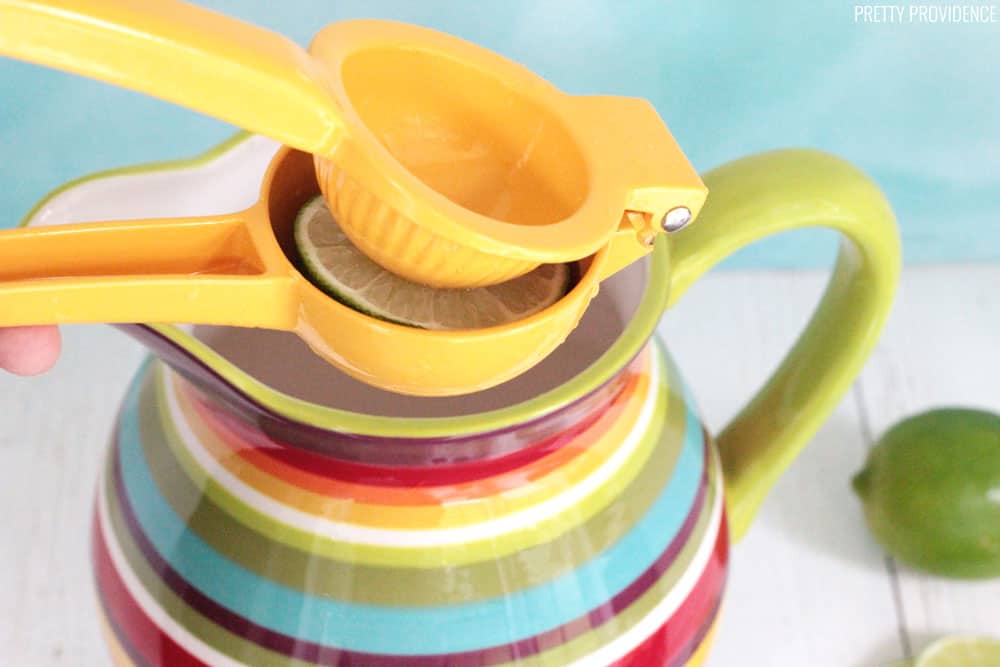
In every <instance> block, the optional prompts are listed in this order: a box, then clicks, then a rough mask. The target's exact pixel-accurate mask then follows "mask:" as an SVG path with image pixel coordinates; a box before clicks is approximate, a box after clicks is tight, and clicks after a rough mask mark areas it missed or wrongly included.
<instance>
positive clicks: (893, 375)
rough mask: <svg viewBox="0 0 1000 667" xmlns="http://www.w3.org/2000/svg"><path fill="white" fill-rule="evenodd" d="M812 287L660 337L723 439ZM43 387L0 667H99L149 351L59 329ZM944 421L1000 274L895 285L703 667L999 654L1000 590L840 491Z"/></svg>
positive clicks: (923, 273)
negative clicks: (916, 560) (95, 563)
mask: <svg viewBox="0 0 1000 667" xmlns="http://www.w3.org/2000/svg"><path fill="white" fill-rule="evenodd" d="M824 281H825V275H824V274H821V273H818V272H815V273H813V272H810V273H777V272H775V273H766V272H746V273H744V272H727V273H718V274H713V275H711V276H709V277H708V278H706V279H705V280H703V281H702V282H701V283H700V284H698V285H696V286H695V287H694V288H693V289H692V290H691V291H690V292H689V293H688V295H687V296H686V297H685V299H684V301H683V302H682V303H681V304H679V305H678V306H677V308H676V309H675V310H674V311H673V312H671V313H670V314H668V316H667V317H666V318H665V320H664V322H663V324H662V325H661V332H662V333H663V335H664V336H665V338H666V340H667V341H668V343H669V345H670V347H671V349H672V350H673V352H674V355H675V357H676V358H677V359H678V360H679V362H680V365H681V366H682V368H683V369H684V371H685V375H686V377H687V379H688V381H689V382H690V383H691V384H692V385H693V386H694V389H695V391H696V395H697V396H698V399H699V401H700V404H701V407H702V409H703V411H704V413H705V415H706V417H707V419H708V422H709V424H710V425H711V426H712V427H713V428H718V427H719V426H720V425H721V424H723V423H724V422H725V420H726V419H727V418H728V417H729V416H730V415H732V414H733V413H734V412H735V411H736V410H737V408H738V407H739V406H740V404H741V403H742V401H744V400H745V399H746V397H747V396H749V394H750V392H751V390H752V389H753V388H754V387H756V385H757V384H758V383H759V382H760V381H761V380H762V379H763V378H764V377H765V375H766V373H767V371H768V370H769V369H770V368H772V367H773V366H774V364H775V363H776V362H777V360H778V359H779V357H780V354H781V352H782V351H783V350H784V349H786V347H787V346H788V345H789V343H790V341H791V339H792V337H793V336H794V334H795V333H796V332H797V331H798V330H799V328H800V327H801V326H802V324H803V323H804V321H805V317H806V315H807V313H808V312H809V311H810V310H811V308H812V305H813V304H814V303H815V300H816V298H817V296H818V294H819V292H820V290H821V288H822V285H823V282H824ZM65 348H66V349H65V354H64V357H63V359H62V361H61V362H60V364H59V366H58V367H57V368H56V369H55V370H54V371H53V372H52V373H50V374H49V375H47V376H44V377H41V378H34V379H28V380H25V379H18V378H13V377H10V376H0V457H2V458H0V461H2V463H0V508H2V510H0V526H2V528H3V540H2V547H0V665H11V666H12V667H34V666H48V665H73V666H76V665H86V666H91V665H104V664H108V660H107V657H106V655H105V653H104V648H103V646H102V644H101V642H100V639H99V634H98V628H97V622H96V619H95V616H94V613H93V610H94V604H95V602H94V599H93V598H94V593H93V589H92V586H91V578H90V567H89V556H88V533H89V519H90V510H91V502H92V492H93V486H94V481H95V479H96V476H97V470H98V466H99V465H100V464H101V458H102V457H103V454H104V449H105V444H106V443H105V440H106V437H107V435H108V433H109V430H110V428H111V423H112V419H113V417H114V413H115V410H116V409H117V405H118V401H119V399H120V398H121V396H122V394H123V392H124V390H125V384H126V382H127V380H128V379H129V377H130V376H131V375H132V373H133V372H134V370H135V368H136V366H137V364H138V363H139V361H140V359H141V358H142V356H143V351H142V349H141V348H140V347H139V346H138V345H136V344H135V343H134V342H132V341H131V340H130V339H128V338H126V337H125V336H123V335H122V334H119V333H117V332H116V331H114V330H112V329H110V328H107V327H68V328H67V329H66V330H65ZM944 404H952V405H972V406H980V407H986V408H991V409H993V410H1000V266H982V267H971V266H970V267H941V268H920V269H908V270H907V271H906V273H905V275H904V279H903V285H902V289H901V292H900V295H899V298H898V301H897V304H896V307H895V311H894V313H893V316H892V318H891V320H890V323H889V325H888V327H887V329H886V332H885V334H884V335H883V338H882V341H881V343H880V344H879V346H878V348H877V349H876V351H875V353H874V354H873V356H872V359H871V361H870V362H869V364H868V366H867V368H866V370H865V372H864V374H863V375H862V377H861V379H860V380H859V382H858V383H857V384H856V385H855V387H854V389H853V390H852V392H851V393H850V394H849V395H848V396H847V398H846V399H845V400H844V401H843V402H842V404H841V405H840V407H839V408H838V410H837V411H836V413H835V414H834V415H833V417H832V418H831V419H830V421H829V422H828V423H827V424H826V426H825V427H824V428H823V429H822V430H821V431H820V433H819V434H818V435H817V436H816V438H815V440H814V442H813V443H812V444H811V445H810V446H809V448H808V449H807V450H806V452H805V453H804V454H803V456H802V457H801V458H800V459H799V460H798V461H797V462H796V463H795V464H794V465H793V466H792V468H791V469H790V471H789V472H788V474H787V475H786V476H785V477H784V478H783V479H782V480H781V481H780V482H779V483H778V485H777V487H776V488H775V490H774V492H773V493H772V494H771V496H770V498H769V499H768V501H767V503H766V504H765V506H764V508H763V510H762V512H761V514H760V516H759V518H758V519H757V522H756V524H755V525H754V526H753V528H752V529H751V530H750V533H749V534H748V536H747V537H746V539H745V540H744V541H743V542H742V543H740V544H738V545H737V546H736V547H735V549H734V554H733V569H732V576H731V578H730V583H729V591H728V598H727V602H726V604H725V606H724V611H723V622H722V625H721V627H720V630H719V635H718V641H717V643H716V647H715V650H714V652H713V654H712V657H711V659H710V666H711V667H730V666H733V667H745V666H748V665H752V666H754V667H785V666H788V667H800V666H803V665H808V666H809V667H878V666H879V665H883V664H885V663H888V662H890V661H892V660H895V659H898V658H901V657H904V656H907V655H909V654H911V653H912V652H914V651H919V649H920V648H922V647H923V646H925V645H926V644H928V643H929V642H930V641H932V640H933V639H935V638H937V637H939V636H941V635H944V634H952V633H982V634H990V635H993V636H997V637H1000V580H995V581H991V582H976V583H968V582H953V581H946V580H942V579H935V578H931V577H927V576H923V575H920V574H917V573H915V572H912V571H910V570H908V569H906V568H905V567H902V566H899V565H897V564H896V563H895V562H894V561H893V560H892V559H889V558H887V557H886V556H885V555H884V554H883V553H882V552H881V551H880V549H879V548H878V546H877V545H876V544H875V543H874V542H873V541H872V539H871V538H870V537H869V535H868V532H867V529H866V528H865V525H864V523H863V519H862V515H861V509H860V506H859V504H858V502H857V501H856V500H855V498H854V496H853V494H852V493H851V491H850V488H849V484H848V482H849V479H850V476H851V475H852V474H853V473H854V472H855V471H856V470H857V469H858V468H859V467H860V466H861V464H862V461H863V459H864V456H865V451H866V449H867V448H868V447H869V446H870V444H871V441H872V439H873V437H878V435H879V434H880V433H882V432H883V431H884V430H885V429H886V428H887V427H888V426H889V425H891V424H892V423H893V422H895V421H896V420H898V419H900V418H902V417H903V416H905V415H908V414H912V413H914V412H917V411H920V410H923V409H926V408H929V407H931V406H939V405H944Z"/></svg>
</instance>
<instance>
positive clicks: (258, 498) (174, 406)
mask: <svg viewBox="0 0 1000 667" xmlns="http://www.w3.org/2000/svg"><path fill="white" fill-rule="evenodd" d="M659 357H660V353H659V352H658V351H654V353H653V354H651V355H650V370H649V374H650V388H649V392H648V393H647V394H646V397H645V400H644V402H643V404H642V408H641V409H640V411H639V415H638V416H637V418H636V423H635V425H634V426H633V427H632V430H631V431H630V432H629V434H628V436H627V437H626V438H625V440H624V441H623V442H622V444H621V446H619V447H618V448H616V449H615V451H614V453H613V454H612V455H611V456H610V457H608V459H607V460H606V461H605V462H604V463H603V464H601V466H600V467H598V468H597V470H595V471H594V472H593V473H591V474H590V475H589V476H587V477H585V478H584V479H583V480H581V481H580V482H579V483H578V484H575V485H571V486H569V487H568V488H567V489H566V491H565V492H563V493H560V494H558V495H556V496H553V497H552V498H549V499H548V500H546V501H544V502H542V503H539V504H537V505H532V506H530V507H527V508H525V509H522V510H518V511H517V512H515V513H513V514H508V515H506V516H502V517H499V518H497V519H492V520H489V521H482V522H478V523H474V524H470V525H468V526H462V527H458V528H443V529H431V530H387V529H383V528H370V527H367V526H358V525H355V524H351V523H345V522H342V521H333V520H331V519H327V518H323V517H318V516H316V515H314V514H309V513H307V512H303V511H301V510H299V509H297V508H295V507H291V506H289V505H287V504H285V503H282V502H280V501H277V500H275V499H274V498H272V497H270V496H267V495H265V494H263V493H261V492H259V491H257V490H256V489H254V488H253V487H252V486H250V485H248V484H246V483H245V482H243V480H241V479H239V478H238V477H236V476H235V475H233V474H232V473H230V472H229V471H228V470H227V469H226V468H225V467H224V466H223V465H222V464H220V463H219V462H218V461H217V460H216V459H215V457H213V456H212V455H211V453H210V452H209V451H208V450H207V449H206V448H205V447H204V445H203V444H202V443H201V442H200V441H199V439H198V437H197V436H196V435H195V434H194V432H193V431H192V429H191V425H190V423H189V422H188V421H187V419H186V418H185V416H184V414H183V412H182V411H181V408H180V405H179V404H178V402H177V397H176V395H175V392H174V390H173V388H172V387H171V386H170V385H171V384H173V383H168V382H167V381H166V377H167V375H166V373H164V374H163V383H164V389H165V391H164V393H165V394H166V397H167V407H168V410H169V413H170V417H171V419H172V420H173V422H174V424H175V427H176V429H177V433H178V435H179V436H180V440H181V443H182V446H184V447H185V449H187V451H188V452H189V453H190V454H191V455H192V457H193V458H194V459H195V460H196V461H197V462H198V465H199V466H201V468H202V469H203V470H204V471H206V472H207V474H208V475H209V476H210V477H212V478H213V479H214V480H215V481H217V482H219V483H220V484H221V485H222V486H223V487H224V488H225V489H226V490H227V491H228V492H229V493H231V494H232V495H234V496H236V497H237V498H238V499H239V500H240V501H242V502H244V503H246V504H247V505H249V506H251V507H253V508H254V509H256V510H258V511H260V512H263V513H265V514H267V515H269V516H270V517H271V518H273V519H275V520H277V521H280V522H282V523H285V524H288V525H290V526H294V527H295V528H298V529H299V530H302V531H305V532H307V533H310V534H319V535H322V536H323V537H325V538H327V539H330V540H336V541H338V542H348V543H352V544H368V545H378V546H388V547H404V548H405V547H430V546H441V545H452V544H462V543H465V542H473V541H477V540H487V539H494V538H496V537H498V536H499V535H503V534H505V533H510V532H514V531H518V530H525V529H530V528H531V527H532V526H534V525H536V524H537V523H538V522H539V521H542V520H545V519H548V518H549V517H552V516H556V515H558V514H560V513H561V512H564V511H566V510H569V509H572V508H573V507H574V506H576V505H577V504H579V503H580V502H581V501H583V500H585V499H586V498H587V496H589V495H590V494H592V493H594V492H595V491H597V490H598V489H599V488H600V487H601V486H603V485H604V484H605V483H606V482H607V481H608V480H609V479H610V478H611V477H613V476H614V474H615V473H616V472H618V470H619V469H620V468H622V467H623V466H624V465H625V464H626V463H627V462H628V461H629V459H630V458H631V457H632V454H633V453H634V452H635V450H636V449H637V448H638V447H639V445H640V444H641V443H642V440H643V436H644V435H646V432H647V429H648V428H649V424H650V422H651V421H652V418H653V414H654V412H655V408H656V405H657V403H658V402H659V400H660V395H661V393H662V392H663V387H662V385H663V384H664V383H665V381H666V379H665V378H663V377H661V373H662V362H661V360H660V358H659ZM555 474H558V472H556V473H555Z"/></svg>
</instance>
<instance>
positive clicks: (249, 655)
mask: <svg viewBox="0 0 1000 667" xmlns="http://www.w3.org/2000/svg"><path fill="white" fill-rule="evenodd" d="M112 466H113V462H112V464H111V465H109V467H108V470H107V471H106V472H105V475H104V491H103V493H104V496H105V498H107V501H108V508H109V512H108V515H109V518H110V523H111V526H110V527H111V531H112V533H113V534H114V537H115V541H116V542H117V543H118V546H119V547H121V551H122V553H123V554H124V555H125V560H126V562H127V563H128V567H129V568H130V569H131V570H132V572H133V574H135V575H136V577H137V578H138V579H139V582H140V583H141V585H142V587H143V588H144V589H145V590H146V592H147V593H148V594H149V595H150V596H151V597H152V598H153V599H154V600H156V603H157V604H158V605H159V606H160V607H161V608H162V609H163V610H164V611H165V612H166V613H167V615H168V616H170V618H172V619H173V620H174V621H175V622H176V623H177V624H178V625H180V626H181V627H183V628H185V629H186V630H187V631H188V632H190V633H191V634H192V635H194V636H195V637H197V638H198V639H200V640H201V641H202V642H204V643H205V644H208V645H209V646H211V647H213V648H214V649H216V650H217V651H219V652H220V653H225V654H226V655H228V656H230V657H231V658H233V659H235V660H238V661H240V662H243V663H245V664H248V665H254V666H255V667H257V666H259V667H309V666H310V665H313V663H311V662H303V661H301V660H295V659H293V658H290V657H288V656H286V655H283V654H281V653H276V652H274V651H270V650H268V649H266V648H263V647H261V646H259V645H258V644H255V643H253V642H251V641H247V640H246V639H243V638H241V637H239V636H237V635H234V634H233V633H231V632H229V631H228V630H226V629H225V628H222V627H221V626H219V625H217V624H215V623H213V622H212V621H210V620H209V619H207V618H205V617H204V616H202V615H201V614H200V613H198V612H197V611H195V610H194V609H192V608H191V607H190V606H188V604H187V603H186V602H184V600H182V599H181V598H179V597H178V596H177V595H176V594H175V593H174V592H173V591H172V590H171V589H170V587H169V586H167V585H166V584H164V583H163V580H162V579H161V578H160V577H159V576H158V575H157V574H156V573H155V572H153V569H152V568H151V567H150V565H149V563H148V561H146V558H145V557H144V556H143V555H142V552H141V551H140V550H139V547H138V546H137V545H136V544H135V541H134V540H133V539H132V535H131V534H130V533H129V531H128V527H127V526H126V525H125V519H124V517H123V516H122V509H121V505H120V504H119V500H118V495H117V494H116V493H115V490H114V477H113V475H112V474H111V471H110V469H111V467H112ZM161 629H162V628H161ZM175 641H176V639H175ZM181 645H182V646H183V644H181Z"/></svg>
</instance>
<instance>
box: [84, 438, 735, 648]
mask: <svg viewBox="0 0 1000 667" xmlns="http://www.w3.org/2000/svg"><path fill="white" fill-rule="evenodd" d="M109 468H110V465H109ZM708 474H709V480H708V488H707V490H706V498H705V503H704V505H703V507H702V511H701V513H700V514H699V516H698V519H697V523H696V524H695V527H694V530H693V531H692V534H691V537H690V539H688V541H687V542H686V543H685V545H684V547H683V548H682V549H681V552H680V553H679V554H678V556H677V558H676V559H675V561H674V562H673V563H672V564H671V566H670V567H669V568H668V569H667V571H666V572H665V573H664V574H663V576H662V577H660V579H659V580H658V581H657V582H656V584H654V585H653V586H652V587H651V588H650V589H649V590H648V591H647V592H646V593H645V594H644V595H643V596H642V597H640V598H639V599H638V600H636V601H635V602H634V603H633V604H632V605H630V606H629V607H628V608H626V609H624V610H622V611H621V612H620V613H619V614H617V615H616V616H615V617H614V618H613V619H611V620H609V621H608V622H606V623H604V624H603V625H601V626H599V627H597V628H593V629H590V628H588V627H587V625H586V624H587V621H586V620H584V621H582V623H583V624H584V632H583V633H582V634H581V635H580V636H578V637H576V638H575V639H573V640H572V641H570V642H567V643H565V644H561V645H559V646H556V647H553V648H551V649H549V650H547V651H544V652H542V653H539V654H537V655H534V656H530V657H525V658H520V659H519V660H517V661H516V662H508V663H505V665H504V666H503V667H513V666H514V665H516V666H517V667H564V666H565V665H567V664H569V663H570V662H573V661H574V660H577V659H579V658H582V657H583V656H585V655H587V654H589V653H592V652H594V651H596V650H597V649H599V648H600V647H601V646H603V645H605V644H607V643H609V642H611V641H613V640H615V639H616V638H617V637H619V636H620V635H621V634H622V633H624V632H626V631H628V630H629V629H630V628H632V627H634V626H635V625H636V624H637V623H638V622H640V621H641V620H642V619H643V618H645V617H646V616H647V615H648V614H649V613H650V612H651V611H652V609H653V608H654V607H655V606H656V605H657V604H658V603H659V602H660V601H662V600H663V599H664V597H665V596H666V595H667V594H669V592H670V591H671V590H673V589H674V587H675V586H676V585H677V582H678V581H679V580H680V578H681V576H683V574H684V573H685V572H687V571H688V569H689V568H690V566H691V563H692V561H693V560H694V556H695V554H696V552H697V551H698V549H699V548H700V547H701V545H702V544H703V543H704V542H705V541H706V540H714V539H715V537H716V533H715V532H712V533H709V528H710V527H711V525H710V521H711V516H712V507H713V505H714V504H715V502H716V500H717V497H718V495H719V474H718V465H717V462H716V460H715V456H714V454H713V455H712V461H711V463H710V465H709V466H708ZM104 479H105V489H104V493H105V495H106V497H107V499H108V506H109V510H110V511H109V516H110V519H111V529H112V532H113V534H114V536H115V539H116V541H117V542H118V544H119V546H120V547H121V550H122V552H123V553H124V555H125V558H126V561H127V562H128V565H129V567H130V568H131V569H132V571H133V572H134V573H135V575H136V576H137V578H138V579H139V581H140V583H141V585H142V586H143V588H144V589H145V590H146V591H147V592H148V593H149V594H150V595H151V596H152V597H153V598H154V599H155V600H156V601H157V603H158V604H159V605H160V606H161V607H162V608H163V609H164V611H166V613H167V614H168V615H169V616H170V617H171V618H173V619H174V621H176V622H177V623H178V624H180V625H181V626H183V627H184V628H186V629H187V630H188V631H189V632H190V633H191V634H192V635H194V636H195V637H197V638H198V639H200V640H201V641H203V642H204V643H206V644H208V645H210V646H212V647H214V648H215V649H216V650H218V651H220V652H222V653H225V654H227V655H229V656H231V657H233V658H234V659H236V660H240V661H242V662H245V663H246V664H251V665H259V666H260V667H279V666H291V667H305V666H306V665H311V664H312V663H304V662H302V661H299V660H294V659H292V658H289V657H286V656H284V655H281V654H278V653H275V652H272V651H269V650H267V649H265V648H262V647H260V646H258V645H257V644H254V643H252V642H249V641H246V640H244V639H241V638H240V637H237V636H236V635H233V634H232V633H230V632H228V631H227V630H224V629H223V628H221V627H219V626H218V625H216V624H214V623H212V622H211V621H210V620H208V619H207V618H205V617H204V616H202V615H201V614H199V613H198V612H196V611H195V610H193V609H191V608H190V607H189V606H188V605H187V604H186V603H185V602H184V601H183V600H181V599H180V598H178V597H177V596H176V595H175V594H174V593H173V591H172V590H170V589H169V588H168V587H167V586H166V585H164V584H163V582H162V581H161V579H160V578H159V577H158V576H157V575H156V574H155V573H154V572H153V571H152V569H151V568H150V567H149V565H148V563H147V562H146V560H145V558H144V557H143V555H142V554H141V552H140V551H139V549H138V547H137V546H136V545H135V543H134V541H133V540H132V537H131V535H130V534H129V532H128V529H127V527H126V526H125V524H124V519H123V518H122V515H121V507H120V505H119V503H118V498H117V496H116V494H115V493H114V487H113V483H112V479H113V478H112V476H111V475H110V474H109V473H106V474H105V475H104Z"/></svg>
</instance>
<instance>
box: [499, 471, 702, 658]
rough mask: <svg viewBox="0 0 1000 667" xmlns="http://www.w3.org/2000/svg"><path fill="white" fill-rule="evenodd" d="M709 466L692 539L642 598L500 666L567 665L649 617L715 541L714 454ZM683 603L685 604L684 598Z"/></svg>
mask: <svg viewBox="0 0 1000 667" xmlns="http://www.w3.org/2000/svg"><path fill="white" fill-rule="evenodd" d="M708 469H709V478H708V489H707V490H706V494H705V504H704V505H703V506H702V510H701V513H700V514H699V515H698V521H697V523H696V524H695V526H694V530H693V531H692V533H691V537H690V539H688V541H687V542H686V543H685V545H684V548H683V549H681V552H680V553H679V554H677V559H676V560H675V561H674V562H673V563H671V565H670V567H669V568H667V571H666V572H664V573H663V576H662V577H660V578H659V579H658V580H657V582H656V583H655V584H654V585H653V586H652V587H651V588H650V589H649V590H648V591H646V592H645V593H644V594H643V595H642V597H640V598H639V599H638V600H636V601H635V602H633V603H632V604H631V605H629V606H628V607H627V608H626V609H624V610H622V611H621V612H619V613H618V614H617V615H616V616H615V617H614V618H612V619H610V620H609V621H607V622H606V623H604V624H603V625H601V626H599V627H597V628H594V629H591V630H590V631H589V632H586V633H584V634H582V635H580V636H579V637H577V638H575V639H573V640H572V641H570V642H566V643H565V644H560V645H559V646H556V647H554V648H552V649H550V650H548V651H543V652H542V653H539V654H537V655H534V656H531V657H528V658H520V659H519V660H517V661H514V662H508V663H504V665H502V666H498V667H514V666H515V665H516V667H565V666H566V665H568V664H570V663H571V662H573V661H575V660H579V659H580V658H582V657H584V656H585V655H588V654H590V653H593V652H594V651H596V650H598V649H599V648H601V647H602V646H604V645H605V644H608V643H610V642H612V641H613V640H615V639H617V638H618V637H620V636H621V635H622V634H623V633H625V632H627V631H628V630H629V629H631V628H633V627H634V626H635V625H636V624H637V623H638V622H639V621H641V620H642V619H643V618H645V617H646V616H648V615H649V613H650V612H651V611H652V610H653V608H654V607H655V606H656V605H657V604H659V603H660V602H661V601H662V600H663V599H664V598H665V597H666V596H667V594H668V593H670V591H671V590H673V589H674V587H676V586H677V582H678V581H679V580H680V578H681V576H683V575H684V573H685V572H687V571H688V569H689V568H690V566H691V562H692V561H693V560H694V556H695V553H696V552H697V551H698V548H699V547H700V546H701V545H702V544H703V543H704V542H705V541H706V540H713V541H714V540H715V539H716V536H717V535H718V533H717V532H715V531H712V532H711V533H709V528H711V518H712V506H713V505H714V504H715V502H716V499H717V497H718V495H719V474H718V466H717V464H716V462H715V460H714V457H713V460H712V461H711V463H710V464H709V466H708ZM681 604H683V601H682V602H681Z"/></svg>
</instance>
